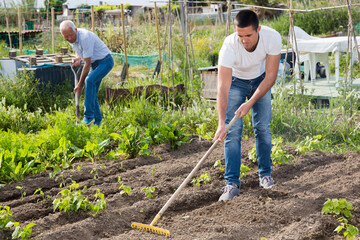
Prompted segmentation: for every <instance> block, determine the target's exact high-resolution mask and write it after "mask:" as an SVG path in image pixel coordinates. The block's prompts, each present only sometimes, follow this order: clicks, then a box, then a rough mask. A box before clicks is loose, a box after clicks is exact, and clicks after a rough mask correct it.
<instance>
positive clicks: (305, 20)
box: [268, 7, 360, 36]
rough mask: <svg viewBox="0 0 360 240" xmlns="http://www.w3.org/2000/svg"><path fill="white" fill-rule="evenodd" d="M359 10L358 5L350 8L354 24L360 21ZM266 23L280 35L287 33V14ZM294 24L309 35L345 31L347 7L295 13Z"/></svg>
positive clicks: (288, 24)
mask: <svg viewBox="0 0 360 240" xmlns="http://www.w3.org/2000/svg"><path fill="white" fill-rule="evenodd" d="M359 11H360V7H353V8H352V18H353V22H354V23H355V24H356V23H357V22H359V21H360V15H359V14H358V12H359ZM268 24H269V25H270V26H271V27H272V28H274V29H275V30H276V31H278V32H279V33H280V34H281V35H283V36H286V35H288V33H289V26H290V20H289V14H288V13H286V14H283V15H281V16H280V17H278V18H276V19H275V20H274V21H273V22H268ZM294 25H295V26H298V27H300V28H302V29H303V30H304V31H305V32H307V33H308V34H310V35H326V34H330V33H331V32H332V31H347V26H348V11H347V8H337V9H327V10H321V11H312V12H306V13H295V14H294Z"/></svg>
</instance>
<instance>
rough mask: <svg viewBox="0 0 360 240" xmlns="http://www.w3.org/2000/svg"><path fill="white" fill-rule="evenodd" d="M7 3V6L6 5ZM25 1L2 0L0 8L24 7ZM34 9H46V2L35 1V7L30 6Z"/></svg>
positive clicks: (0, 0)
mask: <svg viewBox="0 0 360 240" xmlns="http://www.w3.org/2000/svg"><path fill="white" fill-rule="evenodd" d="M4 1H5V5H4ZM23 2H24V1H23V0H0V8H4V7H5V6H6V8H17V7H21V6H23ZM28 7H34V8H37V9H39V8H45V4H44V0H35V2H34V6H28Z"/></svg>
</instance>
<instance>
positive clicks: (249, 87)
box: [224, 73, 271, 185]
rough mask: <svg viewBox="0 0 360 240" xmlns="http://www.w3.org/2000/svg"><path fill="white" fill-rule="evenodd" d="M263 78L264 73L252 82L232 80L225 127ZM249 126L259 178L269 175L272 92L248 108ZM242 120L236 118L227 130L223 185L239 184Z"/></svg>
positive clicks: (234, 78)
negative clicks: (250, 115) (252, 135)
mask: <svg viewBox="0 0 360 240" xmlns="http://www.w3.org/2000/svg"><path fill="white" fill-rule="evenodd" d="M264 78H265V73H264V74H263V75H261V76H259V77H257V78H255V79H252V80H243V79H238V78H236V77H233V78H232V83H231V87H230V91H229V102H228V106H227V110H226V119H225V124H226V125H227V124H229V123H230V121H231V119H232V118H233V117H234V113H235V111H236V110H237V109H238V108H239V107H240V105H241V104H243V103H244V102H245V100H246V99H250V98H251V96H252V95H253V94H254V92H255V90H256V89H257V87H258V86H259V85H260V83H261V82H262V80H263V79H264ZM251 114H252V125H253V129H254V133H255V144H256V156H257V162H258V172H259V176H260V177H264V176H270V175H271V160H270V155H271V133H270V120H271V90H269V91H268V92H267V93H266V94H265V95H264V96H263V97H262V98H260V99H259V100H258V101H257V102H256V103H255V104H254V105H253V107H252V108H251ZM242 130H243V120H242V119H238V120H237V121H236V122H235V124H234V125H233V126H232V127H231V128H230V129H229V131H228V133H227V135H226V138H225V144H224V145H225V166H226V170H225V175H224V177H225V179H226V184H228V183H235V184H238V185H240V180H239V177H240V166H241V134H242Z"/></svg>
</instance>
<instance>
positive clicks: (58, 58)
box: [55, 55, 63, 63]
mask: <svg viewBox="0 0 360 240" xmlns="http://www.w3.org/2000/svg"><path fill="white" fill-rule="evenodd" d="M55 62H56V63H62V62H63V56H61V55H56V56H55Z"/></svg>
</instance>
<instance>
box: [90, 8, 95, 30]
mask: <svg viewBox="0 0 360 240" xmlns="http://www.w3.org/2000/svg"><path fill="white" fill-rule="evenodd" d="M91 31H92V32H93V33H95V13H94V6H91Z"/></svg>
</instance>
